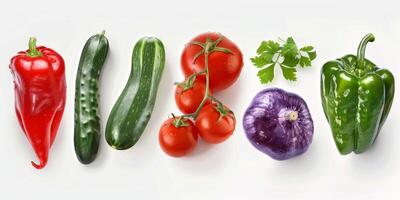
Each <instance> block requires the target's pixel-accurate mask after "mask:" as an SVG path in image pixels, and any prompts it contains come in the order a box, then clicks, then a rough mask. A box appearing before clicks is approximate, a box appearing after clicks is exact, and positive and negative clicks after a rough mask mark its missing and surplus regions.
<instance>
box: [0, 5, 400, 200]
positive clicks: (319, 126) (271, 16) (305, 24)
mask: <svg viewBox="0 0 400 200" xmlns="http://www.w3.org/2000/svg"><path fill="white" fill-rule="evenodd" d="M238 2H239V1H238ZM397 2H398V1H395V0H393V1H386V0H380V1H366V0H364V1H345V0H336V1H330V2H327V1H321V0H296V1H288V0H275V1H267V0H264V1H261V0H260V1H251V0H245V1H240V3H236V2H234V1H233V0H226V1H216V0H214V1H212V0H197V1H175V0H164V1H153V0H143V1H124V2H119V1H116V0H114V1H100V0H97V1H84V0H81V1H79V3H78V2H73V1H66V0H65V1H55V0H52V1H51V0H47V1H41V0H31V1H21V0H19V1H2V2H1V5H0V22H1V23H0V24H1V31H0V44H1V47H0V66H1V67H0V81H1V83H0V87H1V88H0V96H1V104H0V111H1V112H0V120H1V137H0V138H1V139H0V158H1V159H2V161H0V162H1V164H0V198H1V199H23V198H25V199H41V200H44V199H54V198H57V199H74V198H75V199H84V198H86V199H96V198H97V199H100V198H102V199H103V198H108V199H176V200H179V199H202V200H203V199H221V198H224V199H278V198H279V199H296V200H297V199H352V200H353V199H399V198H400V190H399V187H400V181H399V180H400V155H399V154H400V145H399V144H400V135H399V128H400V123H398V119H399V117H400V111H399V109H400V103H399V101H398V98H397V97H398V95H396V97H395V99H394V105H393V107H392V112H391V113H390V115H389V118H388V120H387V122H386V124H385V126H384V127H383V129H382V132H381V135H380V137H379V139H378V140H377V142H376V144H375V146H374V147H373V148H372V149H370V150H369V151H368V152H366V153H364V154H362V155H348V156H341V155H339V153H338V151H337V150H336V147H335V145H334V142H333V139H332V137H331V133H330V130H329V126H328V123H327V122H326V120H325V118H324V116H323V111H322V107H321V100H320V91H319V80H320V75H319V73H320V68H321V66H322V65H323V63H324V62H326V61H328V60H331V59H335V58H337V57H341V56H343V55H345V54H347V53H355V52H356V48H357V45H358V43H359V41H360V39H361V38H362V37H363V36H364V35H365V34H366V33H368V32H372V33H374V34H375V36H376V41H375V42H374V43H371V44H370V45H369V46H368V49H367V58H369V59H371V60H372V61H373V62H375V63H376V64H378V65H380V66H382V67H386V68H388V69H390V70H391V71H392V72H393V73H394V75H395V77H396V78H398V77H399V76H398V75H399V74H400V56H399V54H400V12H399V8H400V6H399V3H397ZM103 29H105V30H106V31H107V32H106V35H107V37H108V39H109V41H110V48H111V49H110V53H109V57H108V60H107V62H106V64H105V67H104V70H103V72H102V78H101V116H102V124H103V127H102V129H103V130H104V125H105V123H106V120H107V117H108V114H109V112H110V110H111V108H112V106H113V104H114V102H115V100H116V99H117V97H118V96H119V94H120V92H121V91H122V88H123V87H124V85H125V83H126V80H127V78H128V74H129V71H130V60H131V51H132V48H133V45H134V44H135V42H136V41H137V40H138V39H139V38H140V37H142V36H146V35H151V36H157V37H159V38H160V39H161V40H162V41H163V42H164V45H165V47H166V53H167V65H166V70H165V73H164V76H163V79H162V82H161V86H160V90H159V93H158V99H157V103H156V106H155V109H154V113H153V116H152V118H151V120H150V122H149V124H148V127H147V128H146V130H145V133H144V134H143V136H142V137H141V139H140V140H139V142H138V143H137V144H136V145H135V146H134V147H133V148H131V149H129V150H127V151H115V150H113V149H111V148H110V147H108V145H107V144H106V142H105V140H104V137H102V139H101V147H100V150H99V153H98V157H97V160H95V162H93V163H92V164H90V165H88V166H84V165H82V164H80V163H79V162H78V161H77V159H76V157H75V152H74V148H73V126H74V124H73V103H74V84H75V75H76V70H77V65H78V61H79V56H80V53H81V50H82V47H83V45H84V43H85V41H86V40H87V39H88V38H89V37H90V36H91V35H93V34H95V33H98V32H100V31H101V30H103ZM205 31H218V32H221V33H223V34H224V35H226V36H227V37H229V38H230V39H231V40H233V41H234V42H235V43H236V44H237V45H238V46H239V47H240V48H241V50H242V52H243V54H244V61H245V64H244V67H243V71H242V74H241V76H240V78H239V80H238V81H237V82H236V84H235V85H234V86H232V87H231V88H229V89H228V90H226V91H223V92H221V93H219V94H217V97H218V98H220V99H221V100H222V101H223V102H225V103H226V104H227V105H229V106H230V107H231V108H232V110H233V111H235V113H236V117H237V127H236V131H235V133H234V135H233V136H232V137H231V138H230V139H229V140H228V141H227V142H225V143H223V144H220V145H215V146H210V145H206V144H204V143H202V142H200V144H199V145H198V148H197V149H196V150H195V152H194V153H193V154H192V155H190V156H188V157H185V158H182V159H174V158H170V157H168V156H166V155H165V154H164V153H163V152H162V151H161V149H160V147H159V145H158V129H159V126H160V124H161V123H162V122H163V121H164V120H165V119H167V117H168V115H169V113H171V112H175V113H178V110H177V108H176V106H175V103H174V99H173V88H174V87H173V82H174V81H180V80H182V74H181V72H180V66H179V58H180V54H181V51H182V49H183V46H184V45H185V43H186V42H187V41H189V39H191V38H192V37H194V36H195V35H197V34H199V33H202V32H205ZM30 36H36V37H37V38H38V44H39V45H46V46H48V47H51V48H53V49H55V50H57V51H58V52H59V53H60V54H61V55H62V56H63V57H64V59H65V62H66V76H67V84H68V100H67V105H66V109H65V113H64V117H63V120H62V124H61V127H60V130H59V133H58V136H57V139H56V141H55V144H54V146H53V148H52V149H51V155H50V159H49V163H48V165H47V167H46V168H45V169H44V170H41V171H38V170H36V169H34V168H33V167H32V166H31V164H30V161H31V160H32V159H35V157H34V154H33V151H32V150H31V147H30V145H29V143H28V141H27V140H26V138H25V136H24V135H23V133H22V131H21V129H20V127H19V125H18V123H17V120H16V116H15V113H14V108H13V107H14V103H13V85H12V77H11V74H10V72H9V69H8V64H9V60H10V58H11V57H12V56H13V55H14V54H15V53H16V52H18V51H19V50H25V49H26V48H27V41H28V38H29V37H30ZM287 36H293V37H294V39H295V40H296V42H297V43H298V44H299V45H300V46H301V45H307V44H311V45H314V46H315V48H316V50H317V53H318V57H317V59H316V61H315V62H313V67H312V68H308V69H302V70H299V72H298V77H299V80H298V81H297V82H294V83H290V82H287V81H285V80H283V78H282V76H281V72H280V70H278V69H276V78H275V80H274V82H273V83H272V84H270V85H267V86H265V85H261V84H260V83H259V82H258V80H257V77H256V73H257V71H256V69H255V67H253V66H252V65H251V63H250V61H249V58H250V57H251V56H253V55H254V54H255V50H256V48H257V47H258V45H259V43H260V42H261V41H262V40H267V39H276V38H277V37H287ZM399 82H400V79H399V80H398V82H397V83H399ZM272 86H276V87H281V88H284V89H286V90H288V91H294V92H296V93H298V94H299V95H301V96H302V97H303V98H304V99H305V100H306V101H307V102H308V105H309V108H310V111H311V113H312V116H313V119H314V126H315V133H314V140H313V143H312V145H311V146H310V148H309V150H308V152H306V153H305V154H304V155H302V156H300V157H297V158H294V159H291V160H288V161H283V162H278V161H274V160H272V159H271V158H269V157H268V156H266V155H264V154H262V153H260V152H258V151H257V150H256V149H254V148H253V147H252V146H251V145H250V143H249V142H248V141H247V139H246V137H245V135H244V131H243V129H242V126H241V122H242V115H243V113H244V110H245V109H246V108H247V106H248V104H249V103H250V101H251V99H252V98H253V96H254V95H255V94H256V93H257V92H258V91H260V90H262V89H263V88H266V87H272ZM398 86H399V85H398V84H397V87H398ZM398 88H400V87H398Z"/></svg>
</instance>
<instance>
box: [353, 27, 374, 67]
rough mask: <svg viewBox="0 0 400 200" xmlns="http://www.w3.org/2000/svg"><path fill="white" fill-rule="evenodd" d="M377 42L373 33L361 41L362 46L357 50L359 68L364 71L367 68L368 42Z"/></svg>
mask: <svg viewBox="0 0 400 200" xmlns="http://www.w3.org/2000/svg"><path fill="white" fill-rule="evenodd" d="M373 41H375V36H374V35H373V34H372V33H368V34H367V35H366V36H364V38H363V39H362V40H361V42H360V45H358V50H357V68H358V69H360V70H363V69H364V68H365V61H364V59H365V49H366V47H367V44H368V42H373Z"/></svg>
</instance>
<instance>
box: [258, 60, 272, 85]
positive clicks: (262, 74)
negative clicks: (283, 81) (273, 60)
mask: <svg viewBox="0 0 400 200" xmlns="http://www.w3.org/2000/svg"><path fill="white" fill-rule="evenodd" d="M274 68H275V64H271V65H269V66H268V67H266V68H264V69H262V70H260V71H258V73H257V76H258V78H259V79H260V81H261V83H262V84H267V83H269V82H271V81H272V80H273V79H274Z"/></svg>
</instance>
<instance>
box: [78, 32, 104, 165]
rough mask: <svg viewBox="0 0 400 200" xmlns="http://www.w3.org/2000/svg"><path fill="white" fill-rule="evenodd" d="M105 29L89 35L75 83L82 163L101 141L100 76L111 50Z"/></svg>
mask: <svg viewBox="0 0 400 200" xmlns="http://www.w3.org/2000/svg"><path fill="white" fill-rule="evenodd" d="M108 49H109V44H108V40H107V38H106V37H105V36H104V33H101V34H96V35H93V36H92V37H90V38H89V39H88V40H87V42H86V44H85V46H84V48H83V50H82V53H81V57H80V61H79V67H78V73H77V76H76V83H75V84H76V85H75V116H74V117H75V128H74V146H75V153H76V155H77V157H78V160H79V161H80V162H81V163H82V164H89V163H91V162H92V161H93V160H94V159H95V158H96V155H97V151H98V149H99V142H100V114H99V91H98V89H99V86H98V85H99V78H100V73H101V70H102V68H103V65H104V62H105V60H106V57H107V54H108Z"/></svg>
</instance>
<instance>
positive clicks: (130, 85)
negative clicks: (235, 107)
mask: <svg viewBox="0 0 400 200" xmlns="http://www.w3.org/2000/svg"><path fill="white" fill-rule="evenodd" d="M374 39H375V38H374V36H373V35H372V34H367V35H366V36H365V37H364V38H363V39H362V40H361V42H360V45H359V47H358V51H357V54H356V55H346V56H344V57H342V58H339V59H336V60H333V61H329V62H327V63H326V64H324V65H323V67H322V69H321V99H322V107H323V110H324V112H325V116H326V119H327V121H328V122H329V125H330V127H331V131H332V135H333V138H334V141H335V143H336V146H337V148H338V150H339V152H340V153H341V154H343V155H345V154H349V153H351V152H355V153H357V154H358V153H363V152H365V151H366V150H367V149H368V148H370V147H371V146H372V144H373V143H374V141H375V140H376V138H377V136H378V134H379V132H380V130H381V128H382V126H383V124H384V122H385V120H386V118H387V116H388V114H389V111H390V108H391V105H392V101H393V97H394V91H395V84H394V76H393V75H392V73H391V72H390V71H389V70H386V69H380V68H378V67H377V66H376V65H375V64H374V63H372V62H371V61H369V60H367V59H366V58H365V51H366V46H367V44H368V43H369V42H373V41H374ZM108 52H109V41H108V39H107V38H106V36H105V32H104V31H103V32H102V33H99V34H95V35H93V36H92V37H90V38H89V39H88V40H87V42H86V43H85V45H84V47H83V50H82V53H81V57H80V60H79V65H78V67H77V75H76V82H75V115H74V118H75V120H74V126H75V127H74V147H75V153H76V156H77V158H78V160H79V161H80V162H81V163H82V164H89V163H91V162H93V161H94V160H95V159H96V155H97V153H98V148H99V143H100V140H101V138H102V135H103V134H102V132H101V128H100V127H101V124H100V121H101V120H100V117H101V116H100V114H99V109H100V107H99V104H100V102H99V96H100V94H99V77H100V75H101V71H102V69H103V67H104V65H105V63H106V59H107V55H108ZM256 53H257V55H256V56H255V57H253V58H251V59H250V60H251V62H252V63H253V64H254V65H255V67H257V68H259V72H258V74H257V75H258V77H259V79H260V81H261V83H264V84H267V83H269V82H271V81H272V80H273V79H274V70H275V68H280V69H281V70H282V72H283V73H282V74H283V76H284V78H285V79H288V80H291V81H295V80H296V79H297V68H298V67H310V66H312V61H313V60H314V59H316V57H317V54H316V52H315V49H314V47H312V46H304V47H301V48H298V47H297V44H296V43H295V41H294V39H293V38H292V37H289V38H287V39H286V40H282V39H279V40H278V41H273V40H269V41H263V42H262V43H261V45H260V47H259V48H258V49H257V51H256ZM165 59H166V58H165V49H164V45H163V43H162V42H161V41H160V40H159V39H157V38H155V37H143V38H141V39H140V40H139V41H138V42H137V43H136V44H135V46H134V48H133V52H132V64H131V69H130V75H129V78H128V80H127V82H126V85H125V88H124V89H123V91H122V92H121V94H120V96H119V98H118V99H117V101H116V103H115V104H114V106H113V108H112V110H111V113H110V114H109V116H108V120H107V124H106V126H105V127H106V128H105V133H104V135H105V136H104V138H105V139H106V141H107V143H108V144H109V146H111V147H112V148H114V149H116V150H125V149H129V148H131V147H132V146H134V145H135V144H136V143H137V141H138V140H139V139H140V137H141V135H142V134H143V133H145V132H146V131H145V130H146V126H147V124H148V122H149V120H150V118H151V115H152V112H153V108H154V105H155V103H156V98H157V96H158V94H157V93H158V87H159V84H160V82H161V79H162V76H163V71H164V68H165ZM242 68H243V55H242V52H241V51H240V49H239V47H238V46H237V45H236V44H235V43H234V42H232V41H231V40H229V39H228V38H227V37H226V36H224V35H222V34H219V33H214V32H207V33H203V34H200V35H198V36H196V37H194V38H193V39H192V40H190V41H189V42H188V43H187V45H186V46H185V47H184V49H183V52H182V55H181V70H182V73H183V75H184V77H185V79H184V80H182V81H179V82H176V83H175V95H174V96H175V102H176V105H177V107H178V108H179V110H180V111H181V112H182V114H176V113H175V114H174V113H171V115H170V116H169V117H168V119H166V120H165V121H164V122H163V123H162V124H161V126H160V130H159V137H158V139H159V144H160V147H161V149H162V150H163V151H164V152H165V153H166V154H167V155H169V156H172V157H182V156H185V155H187V154H190V153H191V152H192V151H193V150H194V149H195V148H196V145H197V143H198V140H199V138H200V139H202V140H204V141H205V142H206V143H209V144H220V143H222V142H224V141H225V140H227V139H228V138H229V137H230V136H231V135H232V134H233V133H234V131H235V128H236V118H235V114H234V112H233V111H232V110H231V109H230V108H229V106H227V105H225V104H224V103H223V102H222V101H221V100H220V99H217V98H216V97H215V96H214V94H216V93H219V92H223V91H224V90H225V89H227V88H229V87H230V86H232V85H233V84H234V83H235V82H236V80H237V79H238V78H239V75H240V73H241V71H242ZM10 69H11V73H12V75H13V78H14V92H15V111H16V114H17V119H18V122H19V124H20V126H21V128H22V130H23V132H24V133H25V135H26V137H27V139H28V140H29V142H30V143H31V145H32V148H33V150H34V152H35V154H36V156H37V159H38V162H33V161H32V165H33V166H34V167H35V168H37V169H41V168H43V167H45V166H46V164H47V161H48V156H49V150H50V148H51V146H52V144H53V143H54V140H55V138H56V135H57V131H58V128H59V126H60V122H61V119H62V115H63V112H64V107H65V102H66V85H67V83H66V79H65V64H64V60H63V58H62V57H61V55H59V54H58V53H57V52H56V51H54V50H52V49H50V48H47V47H43V46H40V47H37V46H36V39H35V38H30V40H29V49H28V50H26V51H21V52H19V53H18V54H17V55H16V56H14V57H13V58H12V59H11V62H10ZM242 125H243V129H244V132H245V134H246V136H247V138H248V140H249V141H250V143H251V144H252V145H253V146H254V147H255V148H256V149H258V150H260V151H261V152H263V153H265V154H267V155H269V156H270V157H271V158H273V159H276V160H286V159H290V158H292V157H294V156H298V155H301V154H303V153H304V152H306V151H307V149H308V147H309V146H310V144H311V143H312V139H313V134H314V125H313V119H312V116H311V114H310V111H309V109H308V106H307V103H306V102H305V101H304V99H303V98H301V97H300V96H299V95H297V94H294V93H291V92H287V91H285V90H283V89H280V88H266V89H264V90H262V91H260V92H259V93H258V94H256V95H255V97H254V99H253V100H252V102H251V103H250V105H249V106H248V108H247V110H246V111H245V113H244V116H243V122H242Z"/></svg>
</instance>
